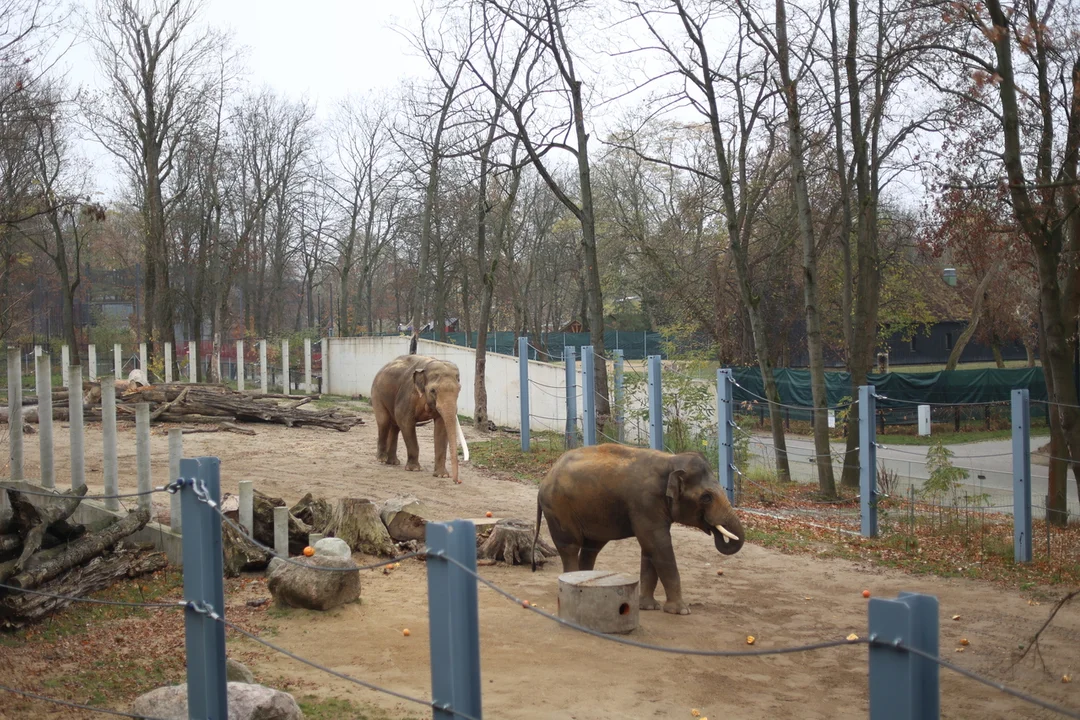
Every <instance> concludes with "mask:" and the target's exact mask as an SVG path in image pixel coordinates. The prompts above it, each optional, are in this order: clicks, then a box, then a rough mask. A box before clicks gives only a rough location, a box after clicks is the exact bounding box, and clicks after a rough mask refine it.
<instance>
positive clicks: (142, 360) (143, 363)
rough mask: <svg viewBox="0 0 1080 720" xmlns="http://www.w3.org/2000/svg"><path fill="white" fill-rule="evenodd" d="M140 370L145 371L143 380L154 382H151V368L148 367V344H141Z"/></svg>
mask: <svg viewBox="0 0 1080 720" xmlns="http://www.w3.org/2000/svg"><path fill="white" fill-rule="evenodd" d="M139 369H140V370H142V371H143V375H145V376H146V377H145V378H143V379H144V380H146V382H153V381H152V380H150V368H148V367H146V343H144V342H141V343H139Z"/></svg>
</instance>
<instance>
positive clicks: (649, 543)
mask: <svg viewBox="0 0 1080 720" xmlns="http://www.w3.org/2000/svg"><path fill="white" fill-rule="evenodd" d="M638 542H640V543H641V553H642V555H643V556H645V555H647V556H648V559H649V562H650V563H651V565H652V567H653V572H654V573H655V575H656V576H657V577H659V578H660V582H662V583H663V584H664V595H666V596H667V600H666V602H665V603H664V612H667V613H673V614H675V615H689V614H690V608H688V607H687V606H686V603H685V602H683V597H682V583H681V582H680V580H679V568H678V567H677V566H676V565H675V549H674V548H673V547H672V546H671V531H670V529H669V528H661V529H657V530H654V531H652V532H650V533H648V534H647V535H645V536H644V537H639V538H638ZM641 582H642V597H645V595H644V590H645V588H644V585H645V578H642V581H641ZM652 589H653V590H654V591H655V589H656V587H655V583H654V585H653V588H652Z"/></svg>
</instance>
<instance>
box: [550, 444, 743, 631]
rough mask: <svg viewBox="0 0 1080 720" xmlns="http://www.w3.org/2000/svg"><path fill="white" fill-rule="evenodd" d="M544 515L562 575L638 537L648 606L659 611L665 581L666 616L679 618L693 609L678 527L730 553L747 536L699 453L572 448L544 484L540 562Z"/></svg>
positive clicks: (643, 604) (645, 606) (643, 606)
mask: <svg viewBox="0 0 1080 720" xmlns="http://www.w3.org/2000/svg"><path fill="white" fill-rule="evenodd" d="M541 515H542V516H543V518H546V519H547V522H548V529H549V530H550V531H551V539H552V540H553V541H554V542H555V547H556V549H558V551H559V556H560V557H561V558H562V565H563V572H574V571H577V570H592V569H593V567H594V566H595V564H596V556H597V554H598V553H599V552H600V550H602V549H603V547H604V546H605V545H606V544H607V543H609V542H611V541H612V540H622V539H624V538H629V537H636V538H637V540H638V544H639V545H641V585H640V592H641V601H640V606H641V609H642V610H659V609H660V604H659V603H658V602H657V601H656V599H655V598H654V597H653V595H654V593H655V592H656V583H657V580H658V579H659V580H660V581H661V582H662V583H663V584H664V592H665V594H666V595H667V602H665V603H664V612H669V613H675V614H679V615H688V614H690V610H689V608H687V606H686V603H685V602H683V597H682V585H681V584H680V581H679V569H678V567H676V565H675V551H674V550H673V548H672V545H671V525H672V524H673V523H679V524H681V525H688V526H690V527H695V528H698V529H699V530H701V531H702V532H704V533H706V534H708V535H711V536H712V538H713V543H714V544H715V545H716V549H717V550H719V551H720V552H721V553H723V554H724V555H733V554H735V553H737V552H739V550H740V549H741V548H742V546H743V539H744V538H745V534H744V531H743V527H742V523H741V522H739V517H738V515H736V514H735V510H734V509H733V508H732V507H731V504H730V503H729V502H728V499H727V496H726V495H725V494H724V491H723V489H722V488H721V487H720V483H719V482H717V479H716V475H715V473H714V472H713V470H712V468H711V467H710V466H709V463H708V461H706V459H705V457H704V456H703V455H702V454H701V453H694V452H688V453H679V454H677V455H673V454H671V453H666V452H661V451H659V450H648V449H644V448H631V447H625V446H622V445H614V444H610V445H600V446H595V447H582V448H577V449H575V450H569V451H567V452H566V453H563V455H562V456H561V457H560V458H559V459H558V460H557V461H556V462H555V464H554V465H553V466H552V468H551V470H549V471H548V473H547V475H546V476H545V477H544V479H543V481H542V482H541V483H540V492H539V494H538V496H537V507H536V534H535V535H534V536H533V553H534V555H533V557H534V558H535V553H536V540H537V538H538V537H539V536H540V521H541ZM533 570H536V563H535V561H534V563H533Z"/></svg>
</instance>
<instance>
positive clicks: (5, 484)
mask: <svg viewBox="0 0 1080 720" xmlns="http://www.w3.org/2000/svg"><path fill="white" fill-rule="evenodd" d="M169 487H170V486H169V485H161V486H159V487H154V488H150V489H149V490H139V491H138V492H130V493H119V494H116V495H68V494H64V493H60V492H46V491H42V490H23V489H22V488H16V487H12V483H11V482H9V481H0V489H3V490H10V491H12V492H17V493H21V494H23V495H34V496H36V497H48V498H56V499H58V500H74V499H79V500H118V499H120V498H133V497H142V496H143V495H153V494H154V493H160V492H169Z"/></svg>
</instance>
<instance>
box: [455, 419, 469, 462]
mask: <svg viewBox="0 0 1080 720" xmlns="http://www.w3.org/2000/svg"><path fill="white" fill-rule="evenodd" d="M454 426H455V427H457V439H458V442H459V443H461V454H462V455H464V456H465V462H469V443H467V442H465V433H463V432H461V423H454Z"/></svg>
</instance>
